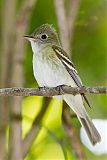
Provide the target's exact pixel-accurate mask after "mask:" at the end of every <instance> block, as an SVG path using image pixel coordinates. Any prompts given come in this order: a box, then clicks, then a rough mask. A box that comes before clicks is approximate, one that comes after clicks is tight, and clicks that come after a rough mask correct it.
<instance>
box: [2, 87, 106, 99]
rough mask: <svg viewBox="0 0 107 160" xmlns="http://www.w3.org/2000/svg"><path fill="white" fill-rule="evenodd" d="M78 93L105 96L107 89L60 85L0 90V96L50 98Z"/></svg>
mask: <svg viewBox="0 0 107 160" xmlns="http://www.w3.org/2000/svg"><path fill="white" fill-rule="evenodd" d="M79 93H92V94H107V87H103V86H102V87H101V86H100V87H86V86H83V87H75V88H74V87H71V86H66V85H61V86H57V87H50V88H48V87H40V88H15V87H13V88H1V89H0V96H44V97H52V96H56V95H64V94H72V95H76V94H79Z"/></svg>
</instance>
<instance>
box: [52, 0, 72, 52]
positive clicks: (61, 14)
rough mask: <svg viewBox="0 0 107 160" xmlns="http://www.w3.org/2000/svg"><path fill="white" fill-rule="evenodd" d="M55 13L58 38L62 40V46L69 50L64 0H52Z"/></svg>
mask: <svg viewBox="0 0 107 160" xmlns="http://www.w3.org/2000/svg"><path fill="white" fill-rule="evenodd" d="M54 4H55V10H56V15H57V19H58V26H59V32H60V39H61V42H62V47H63V48H64V49H65V51H67V52H69V51H70V45H69V33H68V24H67V18H66V13H65V7H64V0H54Z"/></svg>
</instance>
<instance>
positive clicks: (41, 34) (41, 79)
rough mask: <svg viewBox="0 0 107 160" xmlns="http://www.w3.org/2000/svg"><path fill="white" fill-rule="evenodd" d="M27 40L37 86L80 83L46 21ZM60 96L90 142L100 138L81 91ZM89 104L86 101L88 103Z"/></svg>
mask: <svg viewBox="0 0 107 160" xmlns="http://www.w3.org/2000/svg"><path fill="white" fill-rule="evenodd" d="M24 37H25V38H26V39H27V40H29V41H30V43H31V47H32V50H33V73H34V76H35V79H36V80H37V82H38V84H39V86H41V87H56V86H58V85H69V86H72V87H77V86H78V87H81V86H82V82H81V79H80V77H79V75H78V72H77V71H76V69H75V66H74V64H73V63H72V62H71V60H70V59H69V57H68V56H67V53H66V52H65V51H64V50H63V49H62V48H61V44H60V42H59V39H58V35H57V33H56V31H55V29H54V28H53V27H52V26H51V25H49V24H43V25H41V26H40V27H39V28H37V29H36V30H35V31H34V32H33V33H32V34H31V35H26V36H24ZM62 98H63V99H64V100H65V101H66V103H67V104H68V105H69V106H70V108H72V110H73V111H74V112H75V113H76V115H77V117H78V119H79V121H80V123H81V124H82V126H83V127H84V128H85V130H86V133H87V135H88V137H89V139H90V141H91V143H92V144H93V145H95V144H96V143H97V142H100V141H101V137H100V134H99V133H98V131H97V129H96V128H95V126H94V124H93V123H92V121H91V119H90V117H89V116H88V114H87V112H86V110H85V108H84V105H83V98H84V99H85V100H86V102H87V103H88V100H87V98H86V96H85V95H84V94H78V95H76V96H73V95H68V94H65V95H62ZM88 105H89V103H88Z"/></svg>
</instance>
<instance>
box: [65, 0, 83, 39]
mask: <svg viewBox="0 0 107 160" xmlns="http://www.w3.org/2000/svg"><path fill="white" fill-rule="evenodd" d="M79 6H80V0H70V4H69V9H68V16H67V23H68V30H69V35H70V40H72V38H73V33H74V28H75V21H76V17H77V13H78V9H79Z"/></svg>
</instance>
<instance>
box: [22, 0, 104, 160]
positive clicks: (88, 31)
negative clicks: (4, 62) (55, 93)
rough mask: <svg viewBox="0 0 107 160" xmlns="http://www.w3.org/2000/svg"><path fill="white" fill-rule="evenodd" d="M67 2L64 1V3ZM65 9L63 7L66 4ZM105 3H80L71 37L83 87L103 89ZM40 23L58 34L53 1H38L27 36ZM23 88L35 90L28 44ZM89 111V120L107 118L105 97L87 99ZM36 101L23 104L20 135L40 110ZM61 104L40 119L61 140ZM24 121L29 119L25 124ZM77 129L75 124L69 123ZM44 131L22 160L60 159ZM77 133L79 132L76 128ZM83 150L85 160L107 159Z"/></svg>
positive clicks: (90, 0) (86, 0)
mask: <svg viewBox="0 0 107 160" xmlns="http://www.w3.org/2000/svg"><path fill="white" fill-rule="evenodd" d="M66 2H67V1H66ZM66 5H67V4H66ZM106 10H107V1H106V0H94V1H93V0H81V5H80V8H79V11H78V15H77V20H76V23H75V31H74V34H73V42H72V44H71V48H72V59H73V61H74V63H75V65H76V68H77V70H78V72H79V74H80V77H81V79H82V80H83V83H84V84H85V85H89V86H100V85H102V86H104V85H107V74H106V70H107V15H106ZM43 23H49V24H53V26H54V27H55V28H56V29H57V31H58V26H57V19H56V15H55V9H54V4H53V0H47V1H45V0H38V2H37V5H36V6H35V9H34V11H33V13H32V17H31V21H30V22H29V33H32V31H33V30H34V29H35V28H36V27H38V26H39V25H41V24H43ZM25 77H26V83H25V86H30V87H31V86H33V87H36V86H37V84H36V82H35V79H34V77H33V71H32V51H31V47H30V44H26V60H25ZM88 98H89V100H90V103H91V106H92V109H91V110H89V112H90V114H91V116H92V117H93V118H102V119H104V118H106V117H107V96H106V95H88ZM41 101H42V99H41V98H40V97H36V98H34V97H28V98H25V99H24V102H23V115H24V116H25V115H26V116H25V118H24V119H23V131H24V135H25V133H26V132H27V131H28V129H29V128H30V126H31V124H32V120H33V118H34V114H35V115H37V113H38V111H39V110H40V107H41ZM61 111H62V108H61V102H58V101H57V100H53V101H52V104H51V105H50V108H49V110H48V112H47V113H46V115H45V118H44V119H43V126H45V127H46V128H48V129H50V130H51V131H52V133H54V134H55V136H57V137H59V139H60V138H61V137H63V136H64V132H63V129H62V125H61ZM26 117H29V118H30V119H29V120H27V119H26ZM73 123H74V125H76V126H78V123H77V121H76V122H75V121H73ZM46 128H44V127H43V128H42V129H41V131H40V133H39V135H38V137H37V138H36V139H35V142H34V144H33V146H32V149H31V150H30V153H29V154H28V156H27V157H26V160H31V159H32V160H34V159H36V158H37V159H38V160H43V159H46V160H48V159H54V160H62V159H64V156H63V152H62V149H61V146H60V145H59V144H58V143H56V140H55V139H54V138H53V136H52V135H51V134H50V133H48V131H47V129H46ZM77 130H78V132H79V129H78V127H77ZM67 146H68V148H66V149H65V150H66V152H67V156H68V159H76V158H75V154H74V153H70V148H69V145H68V144H67ZM83 148H84V152H85V153H86V156H87V159H89V160H90V159H91V160H100V159H102V160H104V159H107V156H106V155H104V156H95V155H93V154H92V153H91V152H89V151H88V149H86V148H85V147H83Z"/></svg>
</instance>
